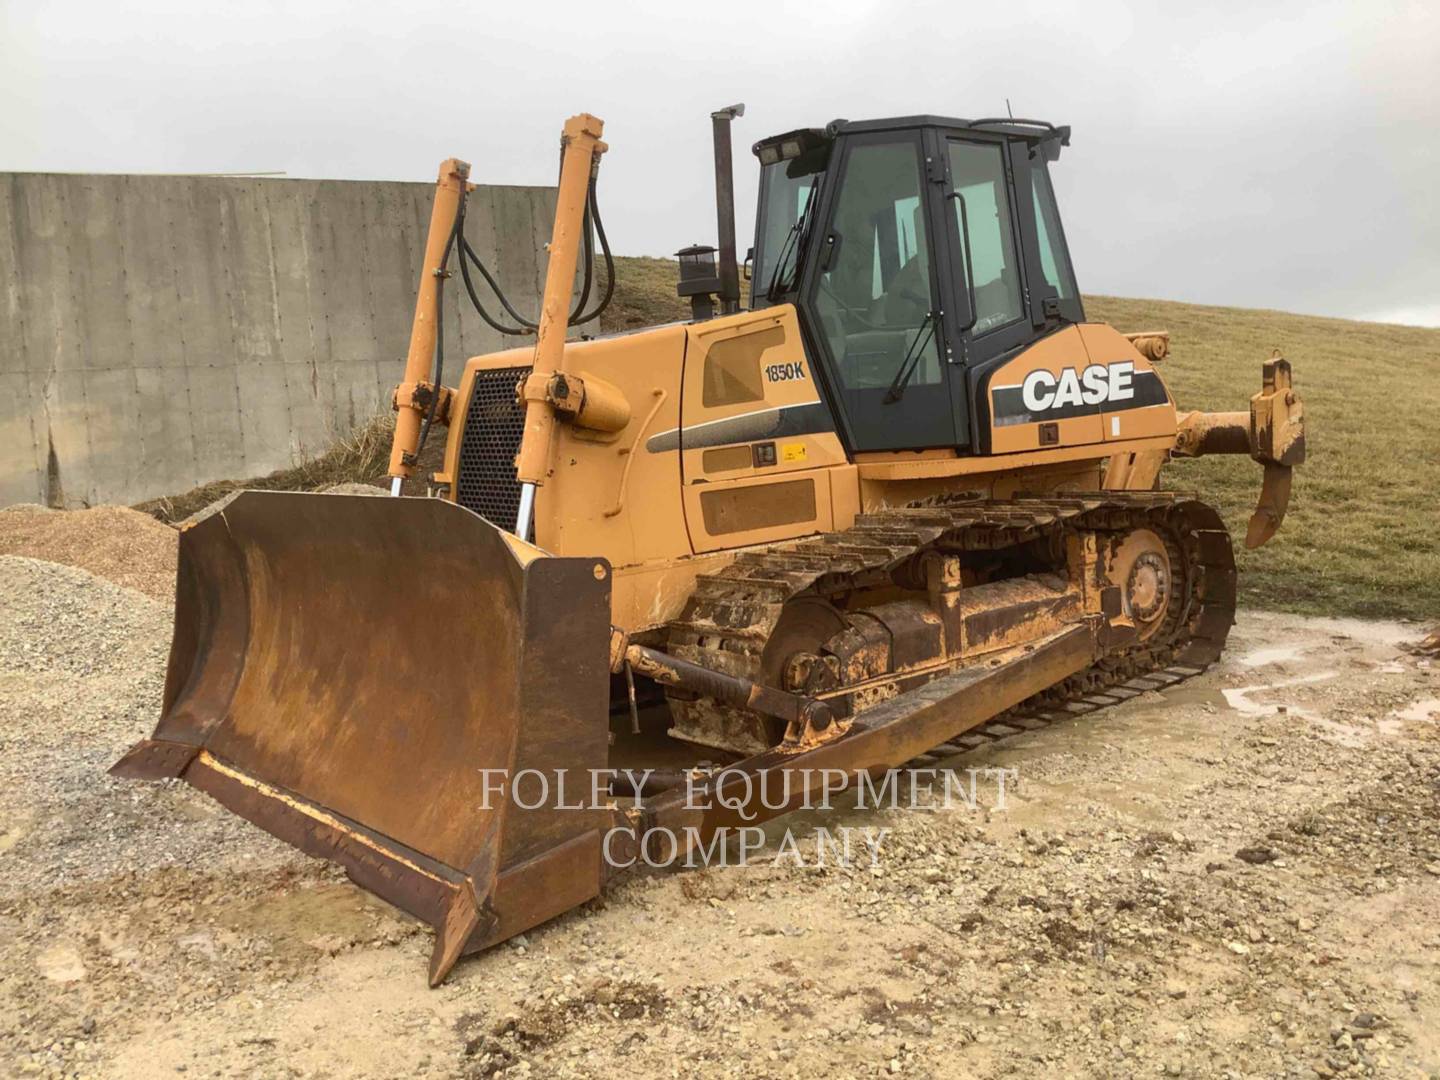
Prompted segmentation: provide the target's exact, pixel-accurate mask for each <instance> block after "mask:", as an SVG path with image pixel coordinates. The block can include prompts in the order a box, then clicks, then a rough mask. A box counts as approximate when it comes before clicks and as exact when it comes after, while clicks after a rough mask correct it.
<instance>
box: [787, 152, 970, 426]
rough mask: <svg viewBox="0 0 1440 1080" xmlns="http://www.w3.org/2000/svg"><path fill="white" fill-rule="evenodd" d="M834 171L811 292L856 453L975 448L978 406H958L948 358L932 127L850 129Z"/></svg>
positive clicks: (809, 277) (809, 278) (815, 247)
mask: <svg viewBox="0 0 1440 1080" xmlns="http://www.w3.org/2000/svg"><path fill="white" fill-rule="evenodd" d="M832 168H833V169H834V170H835V172H836V178H837V179H836V182H834V183H831V184H828V185H827V191H826V193H825V197H824V203H823V205H822V206H821V208H820V220H821V221H822V222H824V223H825V225H824V227H823V228H822V229H820V230H819V231H818V235H817V236H816V237H815V238H814V240H813V241H812V247H811V251H812V255H811V257H810V258H809V259H808V260H807V264H806V269H805V278H804V281H803V282H802V286H801V291H802V296H803V297H804V303H805V310H806V313H807V315H808V321H809V324H810V325H808V326H807V329H808V330H809V332H810V338H811V340H812V341H813V343H814V345H815V347H816V349H817V350H818V352H819V353H820V354H821V359H822V362H823V365H824V369H825V374H826V376H827V380H826V381H827V384H828V386H829V387H830V389H831V392H832V397H833V399H834V401H835V402H836V404H837V405H838V406H839V412H840V418H841V422H842V426H843V430H844V434H845V438H846V442H847V444H848V445H849V447H850V448H851V449H852V450H854V451H881V450H907V449H923V448H930V447H954V446H956V445H957V444H963V443H967V442H968V441H969V440H968V410H966V409H964V408H961V409H956V408H955V401H956V399H957V395H958V396H959V398H960V399H961V400H963V396H964V386H963V379H961V378H958V377H952V374H951V370H950V365H949V364H948V363H946V360H945V356H946V352H945V331H944V327H943V322H944V317H943V310H944V304H943V303H942V300H941V294H940V291H939V282H938V275H937V273H936V266H937V260H936V252H935V245H934V242H933V238H934V237H935V235H936V232H937V230H936V228H935V219H936V216H937V214H938V212H939V211H938V205H939V198H938V196H939V193H938V186H939V185H937V184H929V183H927V180H926V176H927V170H926V159H925V154H924V149H923V146H922V140H921V134H920V132H919V131H918V130H909V131H891V132H875V133H868V134H859V135H850V136H847V137H845V138H843V139H842V140H841V146H840V147H839V161H838V164H837V165H834V166H832ZM932 189H935V190H932ZM952 382H953V383H954V384H955V385H953V386H952Z"/></svg>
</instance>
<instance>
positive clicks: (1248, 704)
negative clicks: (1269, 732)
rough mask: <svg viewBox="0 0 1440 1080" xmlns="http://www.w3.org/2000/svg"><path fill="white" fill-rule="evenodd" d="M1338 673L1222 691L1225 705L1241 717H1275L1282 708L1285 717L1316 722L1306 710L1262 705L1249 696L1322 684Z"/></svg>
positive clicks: (1300, 677) (1305, 676)
mask: <svg viewBox="0 0 1440 1080" xmlns="http://www.w3.org/2000/svg"><path fill="white" fill-rule="evenodd" d="M1339 674H1340V673H1339V672H1338V671H1317V672H1316V673H1315V674H1314V675H1301V676H1299V677H1298V678H1294V679H1282V680H1281V681H1280V682H1275V683H1264V684H1261V685H1258V686H1238V687H1234V688H1231V689H1228V690H1222V691H1221V693H1223V694H1224V695H1225V704H1226V705H1229V706H1230V708H1232V709H1234V710H1235V711H1236V712H1238V713H1240V714H1241V715H1243V716H1275V715H1277V714H1278V713H1279V712H1280V710H1281V709H1282V708H1283V709H1284V710H1285V712H1286V714H1287V715H1290V716H1298V717H1301V718H1302V719H1305V720H1318V719H1319V717H1318V716H1317V715H1316V714H1315V713H1313V712H1310V711H1309V710H1308V709H1301V708H1297V707H1296V706H1294V705H1290V704H1285V705H1279V704H1275V705H1262V704H1260V702H1258V701H1251V700H1250V695H1251V694H1258V693H1260V692H1261V691H1263V690H1283V689H1285V688H1286V687H1289V686H1300V685H1302V684H1304V683H1316V682H1324V681H1325V680H1326V679H1333V678H1335V677H1336V676H1337V675H1339Z"/></svg>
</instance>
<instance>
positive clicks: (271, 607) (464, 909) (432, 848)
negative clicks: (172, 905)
mask: <svg viewBox="0 0 1440 1080" xmlns="http://www.w3.org/2000/svg"><path fill="white" fill-rule="evenodd" d="M609 592H610V580H609V568H608V566H607V564H606V563H604V562H603V561H600V560H595V559H570V558H552V557H549V556H546V555H543V554H542V553H540V552H539V551H538V550H537V549H534V548H530V547H529V546H528V545H525V544H522V543H520V542H519V541H516V540H515V539H514V538H513V537H511V536H508V535H507V534H504V533H502V532H501V531H500V530H498V529H496V528H495V527H494V526H492V525H490V524H489V523H488V522H486V521H485V520H484V519H482V518H480V517H479V516H477V515H476V514H474V513H472V512H470V511H469V510H466V509H464V508H463V507H460V506H457V505H455V504H453V503H449V502H444V501H442V500H438V499H395V498H372V497H368V496H351V495H307V494H295V493H274V492H246V493H244V494H242V495H241V496H239V497H238V498H237V499H236V500H235V501H234V502H232V503H231V504H230V505H229V506H228V507H226V508H225V509H224V510H222V511H221V512H219V513H217V514H216V515H214V516H213V517H211V518H209V519H207V520H206V521H204V522H202V523H200V524H199V525H197V526H195V527H194V528H191V529H187V530H185V531H184V532H183V533H182V534H181V537H180V564H179V574H178V579H177V593H176V601H175V634H174V639H173V641H172V644H171V650H170V661H169V669H168V673H167V676H166V684H165V697H164V708H163V712H162V714H161V717H160V722H159V724H158V726H157V727H156V729H155V733H154V735H153V736H152V737H151V738H150V739H147V740H144V741H142V742H140V743H138V744H137V745H136V746H134V747H133V748H132V749H131V750H130V751H129V752H128V753H127V754H126V755H125V756H124V757H123V758H122V759H121V760H120V761H119V762H117V763H116V765H115V766H114V767H113V768H112V770H111V771H112V772H113V773H115V774H117V775H120V776H128V777H136V778H150V779H153V778H160V777H173V776H180V777H183V778H184V779H185V780H187V781H188V782H189V783H191V784H193V785H194V786H195V787H197V788H199V789H201V790H202V791H205V792H208V793H209V794H210V795H212V796H213V797H215V798H216V799H218V800H219V801H220V802H221V803H223V804H224V805H225V806H227V807H229V808H230V809H231V810H233V811H234V812H235V813H237V814H239V815H241V816H242V817H245V818H247V819H249V820H250V821H253V822H254V823H255V824H257V825H259V826H261V827H262V828H264V829H266V830H267V831H269V832H271V833H273V834H275V835H276V836H278V837H280V838H281V839H283V840H286V841H288V842H290V843H292V844H294V845H295V846H297V847H299V848H301V849H302V850H304V851H306V852H309V853H310V854H313V855H318V856H322V857H325V858H329V859H332V860H334V861H336V862H338V863H340V864H341V865H342V866H344V867H345V869H346V871H347V872H348V873H349V875H350V877H351V878H352V879H353V880H354V881H356V882H357V883H359V884H360V885H362V886H364V887H366V888H368V889H370V890H371V891H373V892H375V893H377V894H378V895H380V896H382V897H384V898H385V899H386V900H388V901H389V902H391V903H393V904H395V905H396V906H397V907H400V908H403V909H404V910H406V911H408V912H410V913H411V914H413V915H415V916H416V917H418V918H420V919H422V920H424V921H425V922H427V923H429V924H430V925H431V926H433V927H434V928H435V930H436V933H437V940H436V943H435V951H434V954H433V955H432V957H431V963H430V979H431V983H432V985H433V984H435V983H438V982H439V980H441V979H443V978H444V976H445V974H446V973H447V972H448V971H449V969H450V967H451V966H452V965H453V964H454V963H455V961H456V959H457V958H458V957H459V956H460V955H461V954H462V953H463V952H466V951H473V950H476V949H479V948H483V947H485V946H487V945H489V944H493V943H494V942H496V941H500V940H503V939H504V938H506V937H509V936H512V935H514V934H516V933H519V932H520V931H522V930H524V929H527V928H529V927H531V926H534V925H536V924H537V923H539V922H542V921H544V920H545V919H548V918H550V917H552V916H553V915H556V914H558V913H560V912H561V911H564V910H567V909H568V908H571V907H573V906H575V905H576V904H579V903H583V902H584V901H585V900H588V899H590V898H591V897H593V896H594V895H596V893H597V892H598V891H599V886H600V874H601V867H602V864H603V860H602V858H601V852H600V845H601V835H602V830H603V829H604V828H605V827H606V826H607V825H608V815H607V813H606V812H605V811H602V810H598V809H594V808H591V807H589V806H588V805H586V806H584V807H582V808H574V807H573V805H571V804H574V803H576V802H577V801H579V800H571V804H567V805H564V806H562V805H560V802H561V800H557V799H556V798H554V797H553V793H554V791H555V788H556V784H557V783H559V782H563V778H564V777H565V776H566V775H567V774H573V776H574V778H580V777H584V778H587V779H588V777H589V776H590V775H591V774H590V772H589V770H591V769H603V768H604V767H605V765H606V755H607V753H608V726H607V705H608V696H607V694H608V691H607V687H608V682H607V680H608V666H609V665H608V648H609V618H610V610H609V607H610V605H609ZM532 769H533V770H536V771H537V773H538V775H532V776H530V781H531V783H532V784H533V785H534V787H535V789H536V791H537V792H538V791H539V789H540V785H541V784H542V783H545V784H548V789H549V791H550V792H551V797H550V798H546V799H544V800H539V799H537V797H536V794H535V792H528V793H527V795H526V798H525V800H524V802H525V805H526V806H528V805H531V804H532V803H535V802H539V803H540V805H539V806H538V807H537V808H536V809H534V810H529V809H524V808H522V807H521V806H519V805H517V804H516V803H517V799H518V793H517V795H516V798H511V797H510V795H511V792H510V788H509V785H508V784H507V783H505V782H504V781H505V778H507V777H514V776H517V775H519V774H520V773H521V772H522V771H523V770H532ZM571 786H572V788H573V787H574V786H575V785H574V783H573V782H572V785H571ZM584 787H585V789H586V790H588V784H585V785H584ZM587 803H588V801H587Z"/></svg>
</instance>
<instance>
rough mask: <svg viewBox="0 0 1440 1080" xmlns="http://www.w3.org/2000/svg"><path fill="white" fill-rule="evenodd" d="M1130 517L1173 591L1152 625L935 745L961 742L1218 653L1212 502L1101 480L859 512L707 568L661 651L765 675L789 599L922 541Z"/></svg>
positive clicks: (885, 570)
mask: <svg viewBox="0 0 1440 1080" xmlns="http://www.w3.org/2000/svg"><path fill="white" fill-rule="evenodd" d="M1137 526H1147V527H1149V528H1152V529H1154V530H1156V531H1157V532H1158V533H1160V534H1161V535H1162V536H1163V537H1165V539H1166V544H1167V547H1168V549H1169V554H1170V559H1171V563H1172V576H1173V580H1174V582H1175V585H1176V587H1177V589H1176V592H1177V595H1175V596H1174V597H1173V598H1172V601H1171V609H1170V612H1169V614H1168V615H1167V618H1166V622H1165V624H1164V625H1163V626H1162V628H1161V629H1160V631H1159V632H1157V633H1156V634H1155V635H1154V636H1153V637H1151V638H1150V639H1149V640H1148V641H1145V642H1143V643H1141V644H1138V645H1131V646H1129V647H1127V648H1123V649H1121V650H1119V651H1117V652H1115V653H1113V654H1111V655H1107V656H1104V657H1101V658H1100V660H1098V661H1097V662H1096V663H1095V664H1094V665H1093V666H1092V667H1090V668H1089V669H1087V670H1086V671H1084V672H1081V673H1080V674H1079V675H1076V676H1074V677H1072V678H1070V679H1067V680H1065V682H1064V683H1062V684H1060V685H1058V686H1055V687H1052V688H1050V689H1049V690H1047V691H1045V692H1044V693H1042V694H1039V695H1037V696H1036V697H1034V698H1032V699H1030V700H1029V701H1026V702H1024V703H1022V704H1021V705H1020V706H1017V707H1016V708H1015V709H1012V710H1010V711H1009V712H1007V713H1005V714H1003V715H1001V716H999V717H996V718H995V719H993V720H991V721H989V722H988V723H986V724H984V725H981V726H980V727H979V728H976V729H975V730H974V731H972V732H969V733H966V734H965V735H962V736H960V737H959V738H957V739H956V740H954V741H952V742H951V743H948V744H946V745H945V746H943V747H940V748H937V750H936V751H935V752H934V753H935V755H936V756H942V755H944V754H946V753H951V754H953V753H959V752H962V751H965V750H969V749H973V748H975V747H977V746H980V745H982V744H984V743H985V742H989V741H993V740H994V739H996V738H1003V737H1005V736H1008V735H1012V734H1015V733H1017V732H1018V731H1022V730H1029V729H1034V728H1038V727H1043V726H1045V725H1046V724H1049V723H1053V722H1054V721H1055V720H1058V719H1063V718H1068V717H1072V716H1078V715H1083V714H1084V713H1088V712H1093V711H1094V710H1096V709H1101V708H1104V707H1105V706H1107V705H1112V704H1115V703H1117V702H1119V701H1123V700H1125V699H1127V698H1129V697H1134V696H1135V695H1137V694H1140V693H1143V692H1144V691H1146V690H1150V689H1158V688H1160V687H1164V686H1170V685H1174V684H1175V683H1178V682H1181V681H1182V680H1184V679H1186V678H1189V677H1190V676H1192V675H1195V674H1198V673H1199V672H1201V671H1203V670H1204V669H1205V668H1206V667H1207V666H1208V665H1209V664H1210V663H1212V662H1213V661H1214V660H1215V659H1216V658H1218V657H1219V655H1220V652H1221V649H1222V648H1223V646H1224V643H1225V638H1226V635H1227V634H1228V633H1229V630H1230V626H1231V624H1232V623H1233V622H1234V613H1235V562H1234V554H1233V552H1232V549H1231V545H1230V537H1229V534H1228V533H1227V532H1226V531H1225V527H1224V524H1223V523H1222V522H1221V520H1220V518H1219V516H1218V515H1217V514H1216V513H1215V511H1214V510H1213V509H1212V508H1210V507H1209V506H1206V505H1205V504H1203V503H1200V502H1196V501H1195V500H1193V499H1190V498H1188V497H1186V496H1182V495H1176V494H1173V493H1167V492H1099V493H1095V494H1084V495H1074V496H1060V497H1020V498H1015V499H1008V500H989V499H982V498H978V497H965V496H961V497H950V498H947V499H945V500H943V501H938V502H934V503H927V504H925V505H917V506H912V507H906V508H902V509H896V510H887V511H883V512H880V513H875V514H865V515H862V516H861V517H859V518H857V519H856V522H855V525H854V526H853V527H852V528H850V529H847V530H844V531H843V532H835V533H827V534H824V535H821V536H817V537H811V538H809V539H806V540H802V541H798V542H795V543H791V544H786V545H781V546H776V547H774V548H770V549H767V550H764V551H755V552H746V553H743V554H741V555H740V556H739V557H738V558H737V559H736V560H735V561H734V562H733V563H732V564H730V565H729V566H728V567H726V568H725V569H724V570H721V571H720V572H718V573H715V574H707V575H703V576H702V577H701V578H700V579H699V581H698V582H697V586H696V590H695V593H694V594H693V596H692V597H691V599H690V601H689V603H688V604H687V605H686V607H685V609H684V611H683V612H682V614H681V617H680V618H679V619H678V620H676V621H675V622H673V623H671V624H670V627H669V635H670V636H669V642H670V651H671V652H673V653H674V654H675V655H677V656H680V657H682V658H684V659H686V660H692V661H694V662H696V663H699V664H703V665H705V666H706V667H710V668H713V669H715V670H719V671H724V672H726V673H728V674H732V675H738V676H741V677H744V678H747V679H752V680H756V681H763V680H762V670H761V667H762V655H763V653H764V649H765V645H766V642H767V641H768V640H769V638H770V634H771V632H772V631H773V630H774V629H775V626H776V624H777V623H778V621H779V619H780V614H781V611H782V610H783V608H784V605H785V604H786V602H788V601H790V600H792V599H795V598H797V597H802V596H816V597H820V598H824V599H829V600H840V599H842V598H843V597H845V596H847V595H849V594H852V593H854V592H857V591H861V590H865V589H870V588H877V587H885V586H888V585H890V584H891V582H892V575H893V574H894V573H895V572H896V571H897V570H899V569H900V568H901V567H902V566H903V565H904V564H905V563H907V562H908V561H909V560H911V559H913V558H914V556H916V555H917V554H918V553H920V552H922V551H923V550H925V549H926V548H930V547H943V548H945V549H946V550H951V551H955V550H960V551H980V550H999V549H1003V548H1010V547H1014V546H1017V545H1020V544H1024V543H1027V542H1029V541H1034V540H1043V539H1047V538H1048V537H1050V535H1051V534H1063V533H1065V532H1068V531H1082V532H1086V531H1088V532H1095V533H1098V534H1105V533H1115V532H1119V531H1124V530H1128V529H1132V528H1135V527H1137ZM671 707H672V709H673V710H675V711H676V712H677V713H679V714H680V715H682V716H685V717H686V718H687V720H689V721H691V722H693V723H695V724H700V725H705V726H717V725H719V724H721V723H724V722H726V721H727V720H731V721H732V722H733V720H734V719H735V718H730V717H727V716H726V710H725V707H723V706H719V705H716V704H715V703H714V702H712V701H709V700H706V699H701V700H699V701H680V700H676V701H672V703H671Z"/></svg>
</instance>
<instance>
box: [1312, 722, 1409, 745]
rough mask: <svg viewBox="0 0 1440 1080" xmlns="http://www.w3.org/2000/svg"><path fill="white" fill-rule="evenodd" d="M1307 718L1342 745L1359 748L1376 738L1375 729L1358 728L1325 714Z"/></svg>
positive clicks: (1384, 733)
mask: <svg viewBox="0 0 1440 1080" xmlns="http://www.w3.org/2000/svg"><path fill="white" fill-rule="evenodd" d="M1306 719H1307V720H1309V721H1310V722H1311V723H1313V724H1316V725H1317V726H1318V727H1320V728H1321V729H1322V730H1323V731H1324V732H1326V733H1328V734H1329V735H1331V736H1333V741H1334V742H1337V743H1339V744H1340V745H1341V746H1346V747H1349V748H1351V749H1357V748H1359V747H1361V746H1364V745H1365V744H1366V743H1368V742H1371V741H1373V739H1374V738H1375V733H1374V732H1373V731H1369V730H1367V729H1365V728H1358V727H1356V726H1355V725H1353V724H1342V723H1340V721H1338V720H1327V719H1325V718H1324V717H1323V716H1307V717H1306ZM1380 734H1382V735H1386V734H1389V733H1388V732H1385V731H1381V732H1380Z"/></svg>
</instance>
